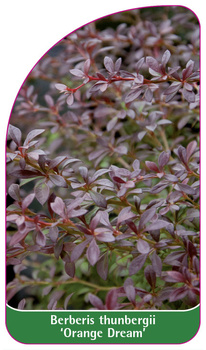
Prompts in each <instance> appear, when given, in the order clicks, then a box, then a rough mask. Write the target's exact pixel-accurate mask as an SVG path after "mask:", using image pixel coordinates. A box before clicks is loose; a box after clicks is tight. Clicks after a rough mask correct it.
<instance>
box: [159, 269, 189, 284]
mask: <svg viewBox="0 0 206 350" xmlns="http://www.w3.org/2000/svg"><path fill="white" fill-rule="evenodd" d="M164 280H165V281H166V282H185V278H184V276H183V275H182V274H181V273H180V272H178V271H167V276H166V277H165V278H164Z"/></svg>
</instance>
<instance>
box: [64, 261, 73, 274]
mask: <svg viewBox="0 0 206 350" xmlns="http://www.w3.org/2000/svg"><path fill="white" fill-rule="evenodd" d="M64 268H65V271H66V273H67V275H68V276H70V277H74V275H75V264H74V262H66V263H65V266H64Z"/></svg>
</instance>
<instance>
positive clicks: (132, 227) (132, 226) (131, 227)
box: [127, 220, 138, 235]
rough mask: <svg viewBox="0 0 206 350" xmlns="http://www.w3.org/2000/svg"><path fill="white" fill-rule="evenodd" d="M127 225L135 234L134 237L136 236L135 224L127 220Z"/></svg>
mask: <svg viewBox="0 0 206 350" xmlns="http://www.w3.org/2000/svg"><path fill="white" fill-rule="evenodd" d="M127 225H128V226H129V228H130V229H131V230H132V231H133V232H134V233H136V235H137V234H138V230H137V226H136V225H135V223H134V222H133V221H128V220H127Z"/></svg>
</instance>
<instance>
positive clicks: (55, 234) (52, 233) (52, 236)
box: [49, 226, 59, 242]
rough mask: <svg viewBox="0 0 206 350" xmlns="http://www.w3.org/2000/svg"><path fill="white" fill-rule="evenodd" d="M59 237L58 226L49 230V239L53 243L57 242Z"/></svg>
mask: <svg viewBox="0 0 206 350" xmlns="http://www.w3.org/2000/svg"><path fill="white" fill-rule="evenodd" d="M58 235H59V230H58V227H57V226H53V227H50V228H49V237H50V239H51V241H52V242H56V241H57V238H58Z"/></svg>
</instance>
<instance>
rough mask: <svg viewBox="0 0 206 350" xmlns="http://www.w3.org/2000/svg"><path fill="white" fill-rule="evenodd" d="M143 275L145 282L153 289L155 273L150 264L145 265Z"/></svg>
mask: <svg viewBox="0 0 206 350" xmlns="http://www.w3.org/2000/svg"><path fill="white" fill-rule="evenodd" d="M144 275H145V278H146V280H147V282H148V283H149V284H150V286H151V287H152V289H154V288H155V285H156V273H155V271H154V269H153V267H152V266H151V265H148V266H146V267H145V269H144Z"/></svg>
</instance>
